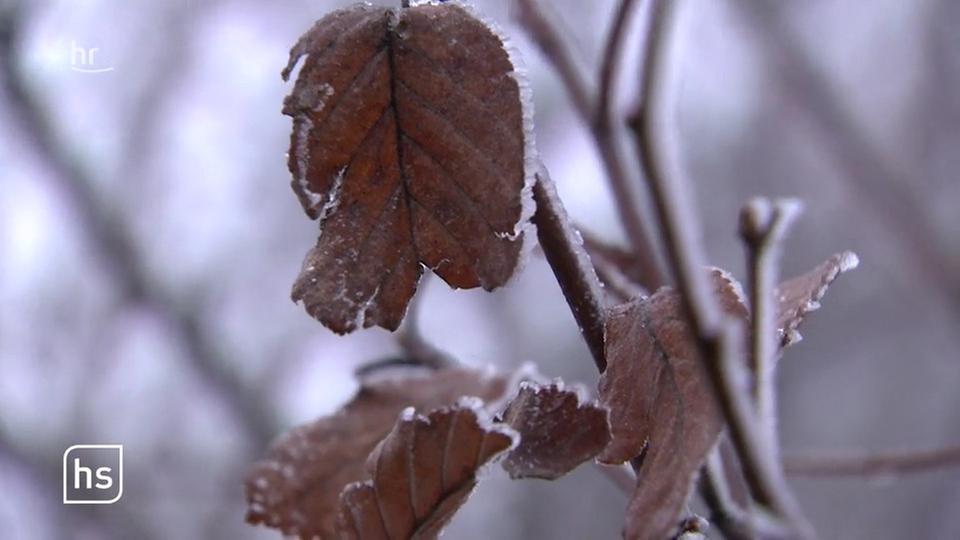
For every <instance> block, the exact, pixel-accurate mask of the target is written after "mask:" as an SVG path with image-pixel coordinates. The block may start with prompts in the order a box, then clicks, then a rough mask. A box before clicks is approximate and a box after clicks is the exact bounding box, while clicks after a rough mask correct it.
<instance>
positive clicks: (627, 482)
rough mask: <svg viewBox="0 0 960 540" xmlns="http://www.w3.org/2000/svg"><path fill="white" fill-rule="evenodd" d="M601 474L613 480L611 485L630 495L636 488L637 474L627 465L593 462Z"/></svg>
mask: <svg viewBox="0 0 960 540" xmlns="http://www.w3.org/2000/svg"><path fill="white" fill-rule="evenodd" d="M593 465H594V467H596V468H597V469H598V470H599V471H600V473H601V474H603V476H605V477H606V478H607V480H610V481H611V482H613V485H615V486H617V488H618V489H619V490H620V491H622V492H624V493H626V494H627V495H630V494H631V493H633V492H634V490H636V489H637V475H636V474H634V472H633V469H631V468H630V466H629V465H626V464H624V465H604V464H603V463H600V462H596V463H594V464H593Z"/></svg>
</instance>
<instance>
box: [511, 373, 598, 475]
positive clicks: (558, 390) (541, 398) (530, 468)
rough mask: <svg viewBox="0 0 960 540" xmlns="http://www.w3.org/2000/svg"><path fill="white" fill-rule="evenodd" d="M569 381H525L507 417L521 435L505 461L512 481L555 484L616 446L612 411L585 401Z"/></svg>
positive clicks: (512, 402)
mask: <svg viewBox="0 0 960 540" xmlns="http://www.w3.org/2000/svg"><path fill="white" fill-rule="evenodd" d="M580 394H581V393H580V392H578V391H576V390H575V389H570V388H565V387H564V385H563V382H561V381H557V382H554V383H552V384H548V385H542V384H537V383H531V382H525V383H522V384H521V385H520V392H519V394H518V395H517V397H516V398H514V399H513V400H512V401H511V402H510V404H509V405H508V406H507V409H506V410H505V411H504V412H503V414H502V415H501V421H502V422H503V423H505V424H507V425H509V426H510V427H512V428H513V429H514V430H516V431H517V432H518V433H519V434H520V444H519V445H518V446H517V447H516V448H515V449H514V450H513V451H511V452H510V454H509V455H508V456H507V457H506V459H504V461H503V468H504V469H506V470H507V472H509V473H510V477H511V478H527V477H532V478H545V479H548V480H553V479H556V478H559V477H561V476H563V475H564V474H566V473H568V472H570V471H572V470H573V469H574V468H576V467H577V466H578V465H580V464H581V463H583V462H584V461H587V460H589V459H593V458H594V457H595V456H596V455H597V454H599V453H600V452H601V451H602V450H603V449H604V448H605V447H606V446H607V444H608V443H609V442H610V425H609V422H608V419H607V410H606V409H605V408H604V407H601V406H599V405H597V404H596V403H592V402H584V400H583V398H582V397H581V395H580Z"/></svg>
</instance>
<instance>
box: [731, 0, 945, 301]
mask: <svg viewBox="0 0 960 540" xmlns="http://www.w3.org/2000/svg"><path fill="white" fill-rule="evenodd" d="M728 3H729V4H730V5H732V6H734V7H735V8H736V12H737V14H738V15H739V17H740V19H742V20H743V21H744V23H745V26H746V27H747V28H748V30H749V31H750V32H751V33H752V35H753V36H754V37H755V39H756V40H757V46H756V47H755V48H756V50H758V51H762V52H763V54H765V55H766V58H767V65H768V67H769V69H770V70H771V71H772V73H771V75H770V77H769V79H770V80H771V81H773V84H775V85H776V86H777V92H776V93H777V94H778V95H782V96H785V98H786V99H788V100H790V101H791V102H793V103H795V104H797V105H799V106H800V108H801V109H802V110H803V111H804V112H805V113H806V114H804V115H802V118H803V119H804V120H806V121H807V122H808V125H809V127H810V128H811V129H812V130H813V132H814V135H815V137H816V140H817V141H819V142H820V143H821V146H822V148H823V149H824V150H825V151H826V152H827V153H828V154H829V155H830V156H831V158H832V159H833V161H834V163H835V164H836V166H837V167H838V168H839V170H840V173H841V177H842V178H843V179H844V180H846V182H847V185H848V187H849V189H850V190H851V192H852V193H853V194H855V195H856V196H857V197H858V198H860V199H861V200H862V201H864V203H866V205H867V207H868V208H869V209H871V210H872V214H873V218H874V219H876V220H877V221H878V222H879V223H881V224H882V225H883V227H884V228H885V230H886V232H887V234H888V235H889V237H890V238H892V239H894V240H895V241H896V243H897V245H898V246H899V249H900V250H901V251H902V252H903V253H904V255H909V256H905V257H904V261H905V262H907V263H908V264H911V265H913V266H914V268H915V269H916V271H917V272H918V273H919V275H921V276H924V277H925V278H926V279H928V280H930V281H931V282H932V283H937V284H939V285H938V288H940V289H941V290H944V291H946V292H947V295H948V296H949V298H950V299H951V302H952V308H953V309H954V311H955V312H956V311H958V310H960V268H957V265H956V264H955V261H953V260H951V259H950V257H948V256H947V255H946V254H945V252H944V250H943V249H942V246H943V242H942V240H941V237H940V232H939V231H938V230H937V228H936V227H935V225H934V224H933V223H932V222H931V221H930V219H929V217H928V216H929V212H928V211H927V210H926V208H925V206H924V204H923V202H922V201H921V200H920V197H919V196H918V195H917V190H916V188H915V184H914V185H911V183H910V182H908V181H907V178H909V177H910V176H911V175H910V174H908V173H903V172H901V171H898V170H897V169H896V167H895V165H894V164H891V163H889V162H888V161H889V160H887V159H886V158H885V156H884V155H883V154H881V153H880V152H879V151H878V149H877V148H876V147H875V145H873V144H872V143H871V142H870V139H869V137H868V136H867V135H866V134H865V133H864V132H863V130H862V128H861V126H860V125H859V124H858V122H857V120H856V119H855V118H853V116H852V113H851V111H850V110H849V107H847V106H845V105H844V104H843V101H842V98H841V97H840V96H839V95H838V94H837V93H836V92H835V91H834V90H833V89H832V88H831V86H830V81H829V77H828V76H827V75H826V74H825V73H823V71H822V69H820V68H819V67H818V65H817V63H816V61H815V60H814V59H813V58H812V57H811V55H810V53H809V52H808V51H807V50H806V49H805V48H804V46H803V44H802V43H801V42H800V41H799V39H798V38H797V37H796V36H795V32H793V30H792V29H791V28H790V27H789V25H788V24H787V21H786V18H785V16H784V14H783V13H782V12H783V11H784V10H785V9H788V8H789V6H786V5H780V4H778V3H774V2H767V1H754V0H729V2H728Z"/></svg>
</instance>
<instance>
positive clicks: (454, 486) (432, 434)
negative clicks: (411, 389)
mask: <svg viewBox="0 0 960 540" xmlns="http://www.w3.org/2000/svg"><path fill="white" fill-rule="evenodd" d="M517 438H518V437H517V434H516V433H515V432H514V431H513V430H512V429H510V428H509V427H506V426H503V425H501V424H494V423H493V422H492V421H491V419H490V417H489V416H488V415H487V413H486V412H485V411H484V410H483V407H482V403H480V402H479V400H470V399H466V400H462V401H461V402H460V403H458V404H457V405H456V406H453V407H444V408H441V409H437V410H434V411H433V412H431V413H429V414H428V415H426V416H421V415H419V414H416V412H415V411H414V409H413V408H408V409H405V410H404V411H403V413H402V415H401V416H400V419H399V420H398V421H397V423H396V425H395V426H394V428H393V431H391V432H390V434H389V435H388V436H387V437H386V438H385V439H384V440H383V442H382V443H381V444H380V445H379V446H378V447H377V449H376V450H375V451H374V452H373V453H371V455H370V458H369V460H368V467H369V469H370V470H369V472H370V475H371V479H370V480H367V481H364V482H358V483H354V484H351V485H350V486H348V487H347V489H346V490H344V492H343V496H342V497H341V499H340V510H339V513H338V516H337V528H338V538H350V539H354V538H355V539H358V540H381V539H382V540H389V539H391V538H436V537H437V536H438V535H439V534H440V531H441V530H442V529H443V527H444V526H445V525H446V523H447V522H448V521H449V520H450V518H451V517H453V514H454V513H455V512H456V511H457V509H459V508H460V506H461V505H462V504H463V503H464V502H465V501H466V499H467V497H468V496H469V495H470V492H471V491H472V490H473V487H474V486H475V485H476V483H477V471H478V469H479V468H480V467H482V466H483V465H484V464H486V463H487V462H488V461H490V460H491V459H493V458H494V457H496V456H497V455H498V454H500V453H502V452H504V451H506V450H509V449H510V448H512V447H513V446H514V445H515V444H516V441H517Z"/></svg>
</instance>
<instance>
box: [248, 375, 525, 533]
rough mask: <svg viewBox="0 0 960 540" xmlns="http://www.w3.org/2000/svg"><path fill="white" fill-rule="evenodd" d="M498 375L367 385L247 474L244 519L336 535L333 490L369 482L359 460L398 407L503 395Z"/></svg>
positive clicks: (506, 384) (284, 440) (505, 386)
mask: <svg viewBox="0 0 960 540" xmlns="http://www.w3.org/2000/svg"><path fill="white" fill-rule="evenodd" d="M511 387H512V382H510V381H509V380H508V378H507V377H505V376H499V375H493V374H492V373H490V372H488V371H481V370H473V369H460V368H457V369H453V368H451V369H444V370H440V371H436V372H432V373H430V374H429V375H426V376H408V377H403V378H392V379H386V380H382V381H378V382H375V383H369V384H366V385H364V386H362V387H361V388H360V390H359V391H358V392H357V394H356V395H355V396H354V397H353V399H352V400H351V401H350V402H349V403H347V404H346V405H345V406H344V407H343V408H341V409H340V410H339V411H338V412H337V413H336V414H334V415H332V416H327V417H324V418H320V419H319V420H316V421H314V422H311V423H309V424H306V425H303V426H300V427H298V428H295V429H293V430H291V431H289V432H287V433H286V434H285V435H284V436H283V437H281V438H280V439H279V440H278V441H277V442H276V443H274V445H273V446H272V448H271V449H270V453H269V456H268V457H267V458H266V459H264V460H262V461H259V462H257V463H255V464H254V465H253V466H252V467H251V468H250V471H249V472H248V474H247V480H246V492H247V504H248V509H247V521H248V522H250V523H252V524H257V523H263V524H264V525H267V526H269V527H275V528H277V529H280V531H282V532H283V533H284V534H286V535H294V536H299V537H301V538H316V537H320V538H336V537H337V536H336V535H335V522H336V515H337V511H338V508H339V506H340V493H341V491H343V489H344V488H345V487H346V486H347V485H348V484H351V483H353V482H358V481H362V480H365V479H367V478H369V475H368V473H367V472H366V470H365V469H364V460H365V459H366V458H367V456H368V455H369V454H370V453H371V451H373V450H374V448H376V446H377V444H378V443H379V442H380V441H381V440H382V439H383V438H384V437H385V436H386V435H387V434H388V433H389V432H390V429H391V428H392V427H393V425H394V423H395V422H396V420H397V416H398V415H399V414H400V412H401V411H402V410H404V408H406V407H416V408H418V409H422V410H431V409H435V408H438V407H442V406H446V405H451V404H454V403H455V402H456V401H457V400H458V399H459V398H460V397H462V396H476V397H478V398H481V399H483V400H486V401H490V402H495V401H498V400H500V399H502V398H503V397H505V395H506V394H507V393H508V391H509V389H510V388H511Z"/></svg>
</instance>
